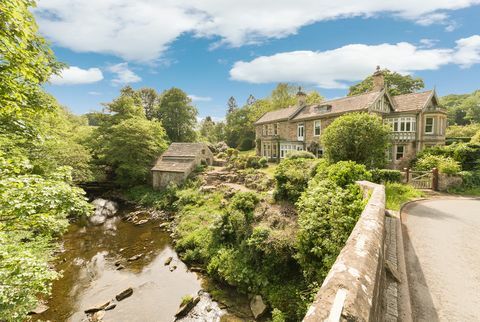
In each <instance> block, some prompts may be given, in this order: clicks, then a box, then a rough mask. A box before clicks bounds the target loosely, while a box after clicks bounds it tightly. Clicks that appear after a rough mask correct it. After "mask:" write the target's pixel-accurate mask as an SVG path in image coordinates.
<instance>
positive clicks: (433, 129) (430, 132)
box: [425, 116, 435, 134]
mask: <svg viewBox="0 0 480 322" xmlns="http://www.w3.org/2000/svg"><path fill="white" fill-rule="evenodd" d="M428 119H431V120H432V124H431V125H429V124H427V120H428ZM427 126H431V127H432V129H431V131H427ZM434 132H435V118H434V117H433V116H428V117H425V134H433V133H434Z"/></svg>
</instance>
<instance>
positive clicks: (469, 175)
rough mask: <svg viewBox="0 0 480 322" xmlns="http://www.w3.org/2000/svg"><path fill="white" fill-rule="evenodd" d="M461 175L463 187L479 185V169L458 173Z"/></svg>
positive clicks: (476, 186)
mask: <svg viewBox="0 0 480 322" xmlns="http://www.w3.org/2000/svg"><path fill="white" fill-rule="evenodd" d="M459 174H460V176H461V177H462V180H463V183H462V187H464V188H478V187H480V171H462V172H460V173H459Z"/></svg>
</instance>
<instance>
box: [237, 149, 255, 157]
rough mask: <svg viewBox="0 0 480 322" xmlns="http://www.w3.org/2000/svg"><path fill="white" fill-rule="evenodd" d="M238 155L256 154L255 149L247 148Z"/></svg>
mask: <svg viewBox="0 0 480 322" xmlns="http://www.w3.org/2000/svg"><path fill="white" fill-rule="evenodd" d="M238 155H244V156H250V155H255V149H252V150H247V151H238Z"/></svg>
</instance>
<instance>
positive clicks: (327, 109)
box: [315, 104, 332, 113]
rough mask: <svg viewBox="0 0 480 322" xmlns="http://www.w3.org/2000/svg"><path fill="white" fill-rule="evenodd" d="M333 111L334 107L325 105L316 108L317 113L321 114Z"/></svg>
mask: <svg viewBox="0 0 480 322" xmlns="http://www.w3.org/2000/svg"><path fill="white" fill-rule="evenodd" d="M331 110H332V105H329V104H325V105H317V106H316V107H315V111H316V112H319V113H327V112H330V111H331Z"/></svg>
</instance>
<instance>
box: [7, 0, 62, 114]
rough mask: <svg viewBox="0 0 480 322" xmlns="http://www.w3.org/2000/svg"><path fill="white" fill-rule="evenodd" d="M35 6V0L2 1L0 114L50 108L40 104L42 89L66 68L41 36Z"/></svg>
mask: <svg viewBox="0 0 480 322" xmlns="http://www.w3.org/2000/svg"><path fill="white" fill-rule="evenodd" d="M35 5H36V3H35V1H33V0H9V1H0V80H1V82H0V106H1V107H2V108H1V110H0V113H11V112H20V111H21V110H22V109H26V108H29V109H38V108H46V106H45V105H43V104H38V103H39V101H38V99H39V98H40V97H41V96H40V95H39V93H40V92H42V89H41V88H40V87H39V86H38V85H39V84H42V83H45V82H46V81H48V79H49V77H50V75H51V74H52V73H55V72H58V71H59V69H60V68H61V67H62V66H63V65H62V64H60V63H58V62H57V60H56V59H55V56H54V54H53V52H52V50H51V49H50V47H49V46H48V44H47V42H46V41H45V39H44V38H43V37H41V36H40V35H39V33H38V27H37V24H36V22H35V19H34V17H33V15H32V13H31V12H30V10H29V9H30V8H32V7H35ZM43 103H44V102H43Z"/></svg>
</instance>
